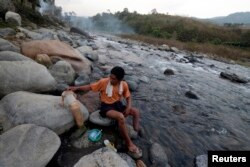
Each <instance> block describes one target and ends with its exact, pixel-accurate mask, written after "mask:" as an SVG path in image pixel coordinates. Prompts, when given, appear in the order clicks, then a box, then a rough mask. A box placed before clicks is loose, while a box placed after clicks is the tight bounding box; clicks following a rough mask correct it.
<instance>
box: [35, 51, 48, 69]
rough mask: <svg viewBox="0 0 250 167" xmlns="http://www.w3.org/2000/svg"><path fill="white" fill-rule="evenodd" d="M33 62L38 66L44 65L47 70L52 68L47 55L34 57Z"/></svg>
mask: <svg viewBox="0 0 250 167" xmlns="http://www.w3.org/2000/svg"><path fill="white" fill-rule="evenodd" d="M35 61H36V62H37V63H39V64H42V65H44V66H45V67H47V68H49V67H50V66H52V61H51V60H50V57H49V56H48V55H47V54H38V55H36V58H35Z"/></svg>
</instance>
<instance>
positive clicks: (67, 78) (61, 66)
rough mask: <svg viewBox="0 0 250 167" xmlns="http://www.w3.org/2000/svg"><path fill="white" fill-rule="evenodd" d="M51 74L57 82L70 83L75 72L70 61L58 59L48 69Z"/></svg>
mask: <svg viewBox="0 0 250 167" xmlns="http://www.w3.org/2000/svg"><path fill="white" fill-rule="evenodd" d="M49 71H50V73H51V75H52V76H53V77H54V78H55V79H56V81H57V82H58V83H66V84H69V85H70V84H72V83H73V82H74V80H75V76H76V73H75V71H74V69H73V67H72V66H71V64H70V63H68V62H66V61H58V62H57V63H56V64H54V65H52V66H51V68H50V69H49Z"/></svg>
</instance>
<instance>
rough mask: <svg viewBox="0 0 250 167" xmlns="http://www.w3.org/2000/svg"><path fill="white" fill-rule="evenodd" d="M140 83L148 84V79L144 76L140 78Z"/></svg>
mask: <svg viewBox="0 0 250 167" xmlns="http://www.w3.org/2000/svg"><path fill="white" fill-rule="evenodd" d="M140 81H142V82H144V83H148V82H149V78H148V77H146V76H142V77H141V78H140Z"/></svg>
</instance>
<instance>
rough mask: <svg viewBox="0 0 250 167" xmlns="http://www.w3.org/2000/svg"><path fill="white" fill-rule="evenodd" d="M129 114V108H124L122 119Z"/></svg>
mask: <svg viewBox="0 0 250 167" xmlns="http://www.w3.org/2000/svg"><path fill="white" fill-rule="evenodd" d="M129 113H130V108H126V109H125V111H124V113H123V115H124V117H127V116H128V115H129Z"/></svg>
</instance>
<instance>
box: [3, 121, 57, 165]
mask: <svg viewBox="0 0 250 167" xmlns="http://www.w3.org/2000/svg"><path fill="white" fill-rule="evenodd" d="M60 145H61V141H60V138H59V137H58V136H57V135H56V134H55V133H54V132H53V131H51V130H49V129H47V128H45V127H41V126H36V125H33V124H23V125H19V126H16V127H15V128H13V129H11V130H9V131H7V132H5V133H3V134H2V135H0V150H1V154H0V166H3V167H29V166H30V167H32V166H34V167H45V166H46V165H47V163H48V162H49V161H50V160H51V159H52V157H53V156H54V154H55V153H56V151H57V150H58V148H59V146H60Z"/></svg>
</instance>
